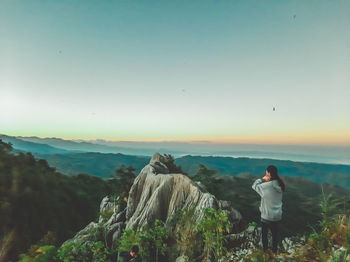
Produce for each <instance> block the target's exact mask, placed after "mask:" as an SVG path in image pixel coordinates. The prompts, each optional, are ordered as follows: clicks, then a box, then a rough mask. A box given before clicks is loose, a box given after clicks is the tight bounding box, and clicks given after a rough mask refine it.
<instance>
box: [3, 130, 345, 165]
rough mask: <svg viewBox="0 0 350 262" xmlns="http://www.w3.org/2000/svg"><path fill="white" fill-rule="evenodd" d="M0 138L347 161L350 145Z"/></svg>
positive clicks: (107, 149) (84, 147) (134, 151)
mask: <svg viewBox="0 0 350 262" xmlns="http://www.w3.org/2000/svg"><path fill="white" fill-rule="evenodd" d="M0 139H3V140H4V141H9V139H12V141H14V139H19V140H21V141H22V142H23V141H27V142H33V143H39V144H46V145H49V146H51V147H54V148H56V149H57V150H67V151H74V152H77V151H79V152H99V153H122V154H128V155H137V156H149V157H151V156H152V155H153V154H154V153H155V152H159V153H162V154H164V153H167V154H172V155H173V156H175V157H181V156H185V155H197V156H231V157H249V158H268V159H278V160H291V161H300V162H315V163H329V164H346V165H350V146H316V145H315V146H311V145H306V146H301V145H254V144H218V143H212V142H209V141H200V142H133V141H106V140H103V139H97V140H89V141H86V140H64V139H60V138H39V137H20V136H18V137H13V136H6V135H0ZM22 148H23V147H22ZM32 149H33V148H31V147H30V146H29V145H28V147H27V148H26V149H24V150H26V151H31V152H34V151H33V150H32ZM36 150H37V151H35V152H36V153H43V154H46V153H50V152H46V151H44V150H43V151H42V152H39V151H38V149H36Z"/></svg>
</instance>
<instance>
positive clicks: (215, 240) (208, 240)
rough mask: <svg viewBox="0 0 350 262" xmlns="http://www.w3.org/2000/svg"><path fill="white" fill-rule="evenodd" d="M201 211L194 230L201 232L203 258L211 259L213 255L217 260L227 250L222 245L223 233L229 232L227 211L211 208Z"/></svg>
mask: <svg viewBox="0 0 350 262" xmlns="http://www.w3.org/2000/svg"><path fill="white" fill-rule="evenodd" d="M203 211H204V216H203V218H202V220H201V221H200V222H199V224H198V226H197V228H196V230H197V231H199V232H201V233H202V235H203V238H204V252H203V253H204V258H205V259H211V257H212V256H214V259H215V261H217V260H218V259H219V258H220V257H221V256H222V255H224V253H225V252H226V251H227V250H226V248H225V246H224V243H225V238H224V233H225V232H229V231H230V226H231V224H230V221H229V220H228V211H226V210H220V209H219V210H215V209H213V208H205V209H203Z"/></svg>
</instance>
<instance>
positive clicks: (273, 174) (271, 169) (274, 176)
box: [266, 165, 286, 192]
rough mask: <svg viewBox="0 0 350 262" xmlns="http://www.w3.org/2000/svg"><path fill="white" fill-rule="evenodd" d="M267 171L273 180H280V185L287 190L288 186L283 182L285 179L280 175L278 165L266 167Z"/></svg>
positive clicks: (283, 189)
mask: <svg viewBox="0 0 350 262" xmlns="http://www.w3.org/2000/svg"><path fill="white" fill-rule="evenodd" d="M266 171H267V172H269V173H270V176H271V180H277V181H278V184H279V185H280V187H281V189H282V191H283V192H284V191H286V186H285V184H284V182H283V180H282V179H281V178H280V177H279V176H278V173H277V167H275V166H272V165H271V166H268V167H267V168H266Z"/></svg>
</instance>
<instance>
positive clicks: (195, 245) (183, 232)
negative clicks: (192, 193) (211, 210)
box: [167, 207, 203, 261]
mask: <svg viewBox="0 0 350 262" xmlns="http://www.w3.org/2000/svg"><path fill="white" fill-rule="evenodd" d="M194 215H195V208H194V207H185V208H183V209H179V210H177V212H176V213H175V214H174V215H173V217H172V218H171V219H170V220H169V222H168V225H167V226H168V227H169V228H170V229H171V230H170V231H174V232H176V235H175V236H171V237H172V238H174V239H175V240H176V244H177V247H178V251H179V253H178V254H177V255H182V256H184V257H186V258H187V259H188V261H195V259H196V258H197V257H199V256H200V255H201V254H202V252H201V251H202V245H201V242H202V241H203V240H202V237H201V234H200V232H198V231H197V230H196V227H195V226H194V225H195V224H196V220H195V216H194Z"/></svg>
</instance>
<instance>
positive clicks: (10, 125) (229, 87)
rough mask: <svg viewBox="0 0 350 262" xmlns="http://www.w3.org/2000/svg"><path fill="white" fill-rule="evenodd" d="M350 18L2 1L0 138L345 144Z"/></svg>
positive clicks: (311, 5) (294, 5)
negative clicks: (10, 136) (53, 137)
mask: <svg viewBox="0 0 350 262" xmlns="http://www.w3.org/2000/svg"><path fill="white" fill-rule="evenodd" d="M349 14H350V1H302V0H300V1H280V0H276V1H239V0H232V1H206V0H200V1H190V0H186V1H175V0H171V1H165V0H163V1H129V0H128V1H112V0H109V1H101V0H99V1H97V0H96V1H89V0H84V1H83V0H81V1H78V0H76V1H73V0H71V1H65V0H60V1H58V0H57V1H53V0H45V1H43V0H42V1H39V0H37V1H33V0H22V1H19V0H1V1H0V91H1V93H0V133H3V134H7V135H23V136H31V135H36V136H41V137H47V136H49V137H52V136H55V137H62V138H82V139H88V138H104V139H115V140H135V141H140V140H146V141H148V140H175V141H176V140H182V141H185V140H209V141H219V142H220V141H221V142H239V143H240V142H242V143H276V144H279V143H282V144H335V145H337V144H338V145H339V144H345V145H350V102H349V101H350V31H349V28H350V15H349ZM273 107H275V108H276V111H273V110H272V108H273Z"/></svg>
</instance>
